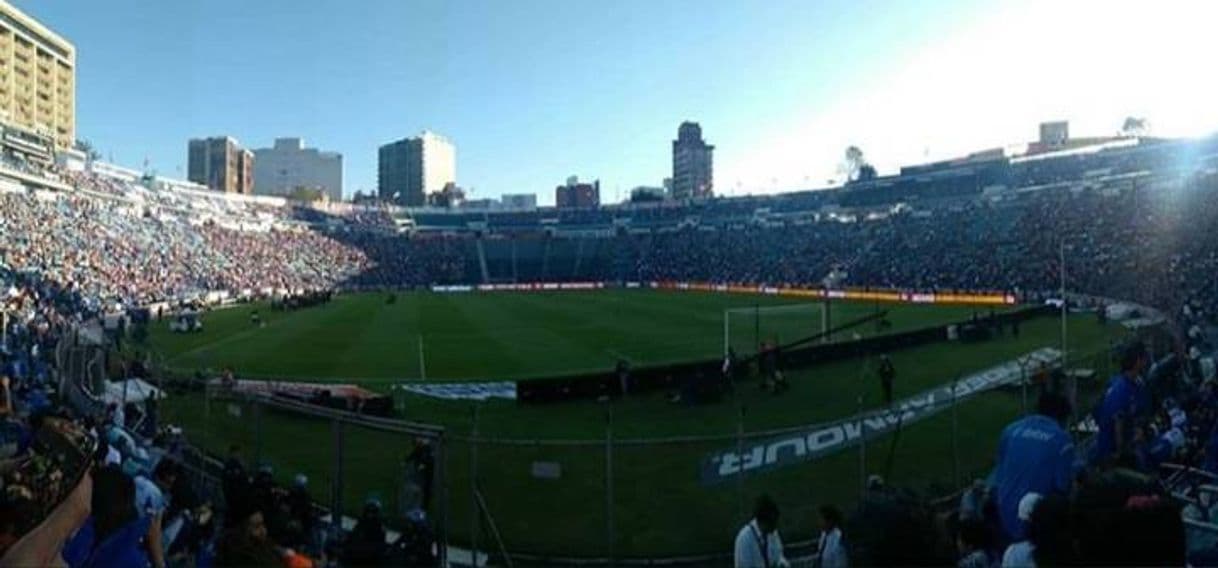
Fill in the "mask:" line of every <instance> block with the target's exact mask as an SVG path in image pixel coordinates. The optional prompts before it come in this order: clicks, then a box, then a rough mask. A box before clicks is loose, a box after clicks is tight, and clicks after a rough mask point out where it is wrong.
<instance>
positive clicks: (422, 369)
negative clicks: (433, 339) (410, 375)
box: [419, 335, 427, 381]
mask: <svg viewBox="0 0 1218 568" xmlns="http://www.w3.org/2000/svg"><path fill="white" fill-rule="evenodd" d="M419 379H420V380H424V381H426V380H427V363H426V360H425V359H423V336H422V335H419Z"/></svg>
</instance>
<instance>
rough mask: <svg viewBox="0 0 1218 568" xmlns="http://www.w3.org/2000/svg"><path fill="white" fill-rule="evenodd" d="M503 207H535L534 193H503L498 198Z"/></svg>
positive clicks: (517, 209)
mask: <svg viewBox="0 0 1218 568" xmlns="http://www.w3.org/2000/svg"><path fill="white" fill-rule="evenodd" d="M499 201H500V202H501V203H502V205H503V208H504V209H508V210H512V211H529V210H532V209H537V194H536V193H505V194H503V196H501V197H500V198H499Z"/></svg>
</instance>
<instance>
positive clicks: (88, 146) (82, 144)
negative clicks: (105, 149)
mask: <svg viewBox="0 0 1218 568" xmlns="http://www.w3.org/2000/svg"><path fill="white" fill-rule="evenodd" d="M76 149H77V150H79V151H80V152H82V153H84V155H85V157H86V158H88V160H89V161H90V162H92V161H94V160H99V159H101V152H98V151H97V149H96V148H94V147H93V143H92V142H89V141H88V140H85V139H83V138H80V139H77V140H76Z"/></svg>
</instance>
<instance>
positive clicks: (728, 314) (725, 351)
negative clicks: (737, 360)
mask: <svg viewBox="0 0 1218 568" xmlns="http://www.w3.org/2000/svg"><path fill="white" fill-rule="evenodd" d="M731 318H732V312H731V309H727V310H723V357H724V358H725V359H726V358H727V354H728V342H729V341H731V336H729V335H728V320H730V319H731Z"/></svg>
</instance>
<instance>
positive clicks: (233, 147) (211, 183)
mask: <svg viewBox="0 0 1218 568" xmlns="http://www.w3.org/2000/svg"><path fill="white" fill-rule="evenodd" d="M186 161H187V168H186V178H187V179H189V180H190V181H192V182H195V183H197V184H200V185H205V186H207V187H208V188H210V189H212V190H214V191H223V192H225V193H240V194H244V195H252V194H253V193H254V153H253V152H251V151H249V150H246V149H244V148H242V147H241V146H240V144H238V143H237V141H236V140H235V139H233V138H232V137H230V136H215V137H212V138H192V139H191V140H190V144H189V145H188V148H187V160H186Z"/></svg>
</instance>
